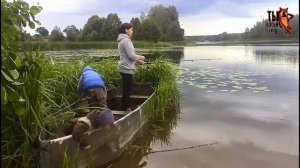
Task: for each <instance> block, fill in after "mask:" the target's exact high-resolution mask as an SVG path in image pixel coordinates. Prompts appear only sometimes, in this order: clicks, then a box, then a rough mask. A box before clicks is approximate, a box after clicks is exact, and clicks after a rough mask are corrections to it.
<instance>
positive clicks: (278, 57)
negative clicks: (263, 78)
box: [253, 46, 299, 64]
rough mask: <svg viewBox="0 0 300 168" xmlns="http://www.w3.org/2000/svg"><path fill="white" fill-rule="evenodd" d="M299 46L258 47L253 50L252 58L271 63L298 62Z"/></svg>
mask: <svg viewBox="0 0 300 168" xmlns="http://www.w3.org/2000/svg"><path fill="white" fill-rule="evenodd" d="M298 49H299V48H296V47H295V48H294V49H291V48H289V49H286V48H285V47H283V46H281V47H277V48H271V49H268V48H259V47H256V48H254V50H253V56H254V59H255V60H256V61H258V62H272V63H293V64H296V63H299V52H298Z"/></svg>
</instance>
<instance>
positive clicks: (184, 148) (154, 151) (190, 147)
mask: <svg viewBox="0 0 300 168" xmlns="http://www.w3.org/2000/svg"><path fill="white" fill-rule="evenodd" d="M218 143H220V142H213V143H208V144H202V145H197V146H189V147H182V148H174V149H165V150H153V151H150V152H147V154H152V153H160V152H172V151H179V150H186V149H193V148H201V147H204V146H210V145H216V144H218Z"/></svg>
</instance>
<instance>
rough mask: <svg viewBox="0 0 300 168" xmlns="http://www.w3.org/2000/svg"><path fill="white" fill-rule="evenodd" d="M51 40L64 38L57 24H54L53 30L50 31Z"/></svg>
mask: <svg viewBox="0 0 300 168" xmlns="http://www.w3.org/2000/svg"><path fill="white" fill-rule="evenodd" d="M51 40H52V41H63V40H64V34H63V33H62V31H61V30H60V28H59V27H58V26H55V27H54V28H53V30H52V31H51Z"/></svg>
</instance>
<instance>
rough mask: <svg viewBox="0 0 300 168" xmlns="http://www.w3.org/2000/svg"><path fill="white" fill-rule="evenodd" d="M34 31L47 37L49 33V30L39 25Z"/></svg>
mask: <svg viewBox="0 0 300 168" xmlns="http://www.w3.org/2000/svg"><path fill="white" fill-rule="evenodd" d="M35 31H36V32H37V33H38V34H39V35H41V36H42V37H47V36H48V35H49V31H48V30H47V29H46V28H45V27H39V28H37V29H36V30H35Z"/></svg>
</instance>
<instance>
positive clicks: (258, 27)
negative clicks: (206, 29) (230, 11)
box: [185, 15, 299, 42]
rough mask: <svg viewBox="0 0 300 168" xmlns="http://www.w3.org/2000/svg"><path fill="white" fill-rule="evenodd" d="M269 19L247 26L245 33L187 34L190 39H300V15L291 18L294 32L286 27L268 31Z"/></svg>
mask: <svg viewBox="0 0 300 168" xmlns="http://www.w3.org/2000/svg"><path fill="white" fill-rule="evenodd" d="M267 21H268V20H267V19H263V20H262V21H258V22H256V24H255V25H254V27H253V28H251V29H249V28H246V30H245V32H244V33H227V32H223V33H221V34H218V35H202V36H186V37H185V39H186V40H188V41H199V42H200V41H232V40H282V39H286V40H288V39H299V15H295V16H294V18H293V19H291V20H290V26H291V28H292V34H287V33H286V32H285V29H284V28H280V27H278V28H277V33H276V34H275V32H268V29H267V27H266V23H267Z"/></svg>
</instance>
